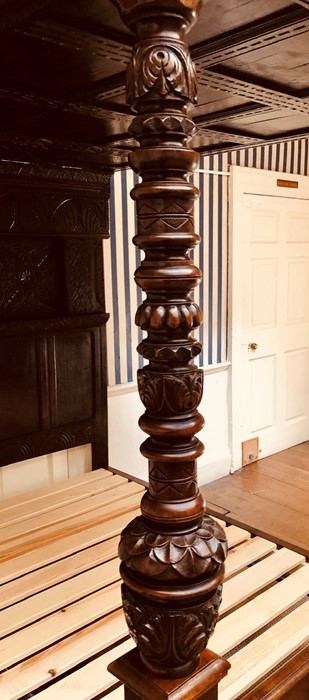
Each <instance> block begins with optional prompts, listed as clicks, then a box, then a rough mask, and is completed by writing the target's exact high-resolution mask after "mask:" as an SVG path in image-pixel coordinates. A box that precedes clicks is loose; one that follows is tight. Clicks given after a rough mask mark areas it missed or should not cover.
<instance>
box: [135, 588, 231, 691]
mask: <svg viewBox="0 0 309 700" xmlns="http://www.w3.org/2000/svg"><path fill="white" fill-rule="evenodd" d="M131 591H132V589H131V590H129V588H128V587H127V586H126V585H123V586H122V600H123V608H124V613H125V617H126V621H127V625H128V628H129V632H130V634H131V636H132V637H133V639H134V641H135V642H136V644H137V645H138V648H139V652H140V655H141V659H142V661H143V663H144V664H145V666H146V667H147V668H148V669H149V671H151V672H152V673H154V674H155V675H157V676H163V677H164V676H168V677H169V678H174V677H180V676H185V675H187V674H189V673H192V672H193V671H194V669H195V668H196V666H197V665H198V662H199V658H200V655H201V653H202V652H203V651H204V649H205V647H206V646H207V643H208V640H209V637H210V636H211V634H212V633H213V630H214V628H215V624H216V622H217V619H218V611H219V606H220V603H221V598H222V585H221V584H219V585H218V586H216V587H215V588H214V590H212V591H211V592H210V593H209V594H208V596H207V597H206V599H204V600H203V601H199V602H198V603H197V604H195V605H191V606H184V605H183V604H182V608H181V610H180V609H179V608H177V607H174V608H172V609H171V608H169V609H168V610H167V609H166V606H164V605H162V606H161V607H160V606H158V604H156V606H154V605H151V604H149V602H148V601H146V600H145V599H141V598H139V597H138V596H136V595H135V594H134V593H133V594H132V592H131Z"/></svg>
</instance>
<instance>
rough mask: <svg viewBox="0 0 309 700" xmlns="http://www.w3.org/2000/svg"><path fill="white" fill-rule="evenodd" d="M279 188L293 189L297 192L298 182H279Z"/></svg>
mask: <svg viewBox="0 0 309 700" xmlns="http://www.w3.org/2000/svg"><path fill="white" fill-rule="evenodd" d="M277 187H292V188H293V189H294V190H297V189H298V182H297V180H277Z"/></svg>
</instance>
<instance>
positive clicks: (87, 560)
mask: <svg viewBox="0 0 309 700" xmlns="http://www.w3.org/2000/svg"><path fill="white" fill-rule="evenodd" d="M118 543H119V537H112V539H110V540H106V541H105V542H100V543H99V544H97V545H96V546H95V547H87V549H84V550H82V551H81V552H77V554H71V556H69V557H66V558H65V559H61V560H60V561H57V562H55V563H54V564H49V566H48V567H47V568H45V569H44V571H43V572H42V570H41V569H38V570H37V571H32V572H31V573H29V574H26V575H25V576H23V577H22V578H20V579H17V580H13V581H9V582H8V583H4V584H3V585H2V586H1V597H0V610H1V609H3V608H6V607H7V606H8V605H13V604H14V603H18V601H20V600H25V599H26V598H28V597H29V596H30V595H35V594H36V593H39V592H40V591H42V590H45V589H48V588H50V587H51V586H55V585H56V584H58V583H61V581H65V580H67V579H70V578H71V577H72V576H76V575H77V574H80V573H82V572H83V571H87V569H92V568H93V567H95V566H98V565H99V564H103V563H104V562H105V561H107V560H108V559H113V558H114V557H116V556H117V550H118Z"/></svg>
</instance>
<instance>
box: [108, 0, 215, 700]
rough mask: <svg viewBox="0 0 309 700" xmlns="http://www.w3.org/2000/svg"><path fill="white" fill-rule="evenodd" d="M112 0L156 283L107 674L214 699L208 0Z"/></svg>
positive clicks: (151, 690)
mask: <svg viewBox="0 0 309 700" xmlns="http://www.w3.org/2000/svg"><path fill="white" fill-rule="evenodd" d="M115 2H116V4H117V5H118V7H119V9H120V12H121V14H122V17H123V19H124V21H125V22H126V23H127V25H128V26H129V27H130V28H131V29H132V30H134V31H135V32H136V34H137V37H138V41H137V44H136V46H135V47H134V50H133V57H132V60H131V63H130V65H129V68H128V73H127V98H128V102H129V103H130V105H131V106H132V108H133V109H134V110H135V111H136V112H137V116H136V117H135V119H134V121H133V124H132V127H131V131H132V134H133V135H134V137H135V138H136V139H137V140H138V141H139V143H140V148H138V149H137V150H136V151H135V152H133V154H132V155H131V158H130V165H131V166H132V168H133V170H134V171H135V172H136V173H138V174H139V175H140V176H141V178H142V182H141V183H140V184H138V185H136V187H134V189H133V191H132V193H131V195H132V197H133V199H134V200H135V201H136V204H137V216H138V233H137V235H136V237H135V239H134V243H135V244H136V245H137V246H138V247H139V248H140V249H142V250H143V251H144V253H145V258H144V260H143V261H142V263H141V266H140V267H139V268H138V270H137V271H136V275H135V278H136V283H137V284H138V285H139V286H140V287H141V288H142V289H143V291H144V292H145V293H146V300H145V301H144V302H143V303H142V305H141V306H140V308H139V309H138V311H137V317H136V320H137V323H138V325H139V326H140V327H141V328H142V329H143V330H144V331H147V337H146V338H145V339H144V340H143V341H142V342H141V344H140V346H139V348H138V351H139V352H140V354H141V355H142V356H143V357H144V358H145V359H146V360H147V361H148V362H149V364H147V365H146V366H145V368H144V369H141V370H139V372H138V386H139V393H140V397H141V399H142V401H143V403H144V405H145V408H146V411H145V413H144V415H143V416H142V418H141V419H140V426H141V428H142V429H143V430H144V431H145V433H147V434H148V436H149V437H148V439H146V441H145V442H144V443H143V445H142V447H141V452H142V454H143V455H144V456H145V457H147V458H148V460H149V489H148V491H147V492H146V493H145V495H144V497H143V499H142V504H141V508H142V516H141V517H140V518H137V519H135V520H134V521H133V522H131V523H130V524H129V525H128V527H127V528H126V529H125V530H124V531H123V533H122V537H121V542H120V547H119V553H120V558H121V560H122V563H121V576H122V579H123V587H122V588H123V605H124V610H125V614H126V618H127V622H128V626H129V629H130V632H131V634H132V636H133V637H134V639H135V641H136V642H137V648H138V652H137V651H134V652H131V653H130V654H129V655H126V656H125V657H123V658H122V659H120V660H118V661H117V662H115V663H114V664H112V665H111V667H110V670H112V672H113V673H115V675H117V676H118V677H119V678H121V680H123V681H124V682H125V686H126V698H127V699H128V700H129V699H130V700H134V699H135V698H144V697H151V699H152V700H155V699H156V698H157V697H158V698H163V697H176V695H175V696H174V695H173V693H174V692H176V693H178V694H177V699H179V700H180V699H181V698H187V697H190V698H192V699H193V698H194V699H195V698H203V699H204V698H205V700H206V698H207V700H208V699H209V700H210V698H211V699H212V698H215V697H216V696H217V689H216V685H217V683H218V681H219V680H220V678H221V677H222V676H223V675H225V673H226V672H227V668H228V667H229V664H228V663H227V662H226V661H224V660H223V659H220V658H219V657H216V656H215V655H214V654H212V653H211V652H208V651H204V650H205V647H206V645H207V642H208V638H209V635H210V634H211V632H212V630H213V628H214V625H215V622H216V619H217V614H218V607H219V604H220V601H221V589H222V579H223V574H224V559H225V556H226V550H227V547H226V540H225V534H224V532H223V530H222V529H221V528H220V527H219V526H218V525H217V524H216V523H215V522H214V521H213V520H212V519H211V518H210V517H208V516H207V515H205V514H204V501H203V497H202V495H201V493H200V492H199V489H198V485H197V468H196V459H197V457H198V456H199V455H201V454H202V451H203V445H202V444H201V442H200V441H199V440H198V438H197V437H196V436H195V433H196V432H198V431H199V430H200V429H201V428H202V427H203V423H204V421H203V418H202V416H201V415H200V414H199V412H198V405H199V403H200V400H201V396H202V387H203V371H202V369H199V368H198V367H197V366H196V365H195V364H194V358H195V357H196V356H197V355H198V354H199V352H200V350H201V346H200V344H199V343H198V342H197V341H196V340H195V339H194V338H193V336H192V329H194V328H196V327H198V326H199V324H200V322H201V312H200V309H199V307H198V306H197V304H195V303H194V302H193V301H192V290H193V289H194V287H196V285H198V283H199V282H200V280H201V272H200V270H199V269H198V268H197V267H196V266H195V265H194V263H193V261H192V260H191V258H190V256H189V250H190V249H191V248H193V246H195V245H196V244H197V242H198V236H197V235H196V234H195V232H194V221H193V207H194V200H195V198H196V197H197V196H198V190H197V189H196V187H194V186H193V185H192V184H191V183H189V182H188V181H187V177H186V176H187V174H188V173H189V172H192V171H193V170H194V168H195V167H196V166H197V163H198V155H197V154H196V153H195V152H194V151H193V150H191V149H190V147H189V143H190V138H191V135H192V133H193V131H194V124H193V122H192V121H191V119H190V117H189V116H188V115H189V112H190V109H191V107H192V104H193V103H194V102H195V100H196V77H195V70H194V66H193V64H192V62H191V59H190V55H189V52H188V47H187V44H186V43H185V42H184V36H185V34H186V32H187V31H188V30H189V29H190V26H191V25H192V24H193V23H194V22H195V20H196V18H197V14H198V10H199V7H200V0H167V1H166V0H165V1H164V0H145V1H143V2H142V1H141V0H115ZM139 659H141V661H142V663H140V661H139ZM190 674H195V675H192V676H191V675H190ZM184 677H186V678H184ZM179 678H181V679H182V680H181V681H179V680H170V679H179ZM167 679H169V680H167ZM162 693H163V694H162ZM189 693H190V694H189Z"/></svg>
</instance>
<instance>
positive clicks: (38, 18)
mask: <svg viewBox="0 0 309 700" xmlns="http://www.w3.org/2000/svg"><path fill="white" fill-rule="evenodd" d="M0 4H1V7H0V32H1V41H0V60H1V68H2V70H1V78H0V158H1V157H2V158H7V157H8V155H10V156H11V157H16V158H27V159H32V158H34V157H35V158H36V159H41V160H46V159H50V158H52V159H54V160H55V161H57V162H60V160H61V157H62V158H63V157H65V160H66V162H67V164H69V163H70V162H72V163H73V164H76V163H81V164H82V163H85V164H87V163H88V164H89V163H92V164H93V163H95V164H96V165H98V166H104V167H106V166H108V167H121V166H125V165H126V163H127V156H128V153H129V151H130V149H132V148H134V147H135V146H136V144H135V142H134V141H133V140H132V139H131V138H130V135H129V132H128V130H129V126H130V123H131V120H132V116H133V115H132V113H131V111H130V109H129V107H128V106H127V104H126V99H125V71H126V66H127V63H128V61H129V58H130V55H131V48H132V45H133V43H134V37H133V35H132V34H131V33H130V31H129V30H128V29H127V28H126V27H125V26H124V24H123V23H122V21H121V19H120V18H119V15H118V11H117V9H116V7H115V6H114V4H113V2H112V1H111V0H88V1H87V2H76V0H24V2H23V3H21V2H20V0H11V2H5V3H0ZM189 41H190V45H191V51H192V55H193V58H194V60H195V62H196V67H197V73H198V80H199V93H198V104H197V107H196V109H195V111H194V119H195V122H196V125H197V127H198V130H197V134H196V136H195V139H194V145H195V146H196V147H197V148H198V150H199V151H200V152H201V153H203V152H208V151H210V150H211V151H212V152H214V151H220V150H222V149H225V148H232V147H240V146H243V145H253V144H255V143H256V144H260V143H267V142H268V141H273V142H276V141H277V140H278V139H280V138H284V139H285V138H288V136H289V137H292V138H293V137H294V138H296V137H297V136H298V135H300V134H307V133H309V78H308V73H309V70H308V69H309V0H308V2H307V0H299V1H298V0H294V2H293V0H272V2H271V3H270V2H269V0H259V2H257V1H256V0H216V2H214V1H213V0H205V2H204V3H203V8H202V13H201V16H200V19H199V21H198V22H197V24H196V25H195V27H194V28H193V30H192V32H191V35H190V37H189ZM61 154H62V156H61ZM64 154H65V155H64Z"/></svg>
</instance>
